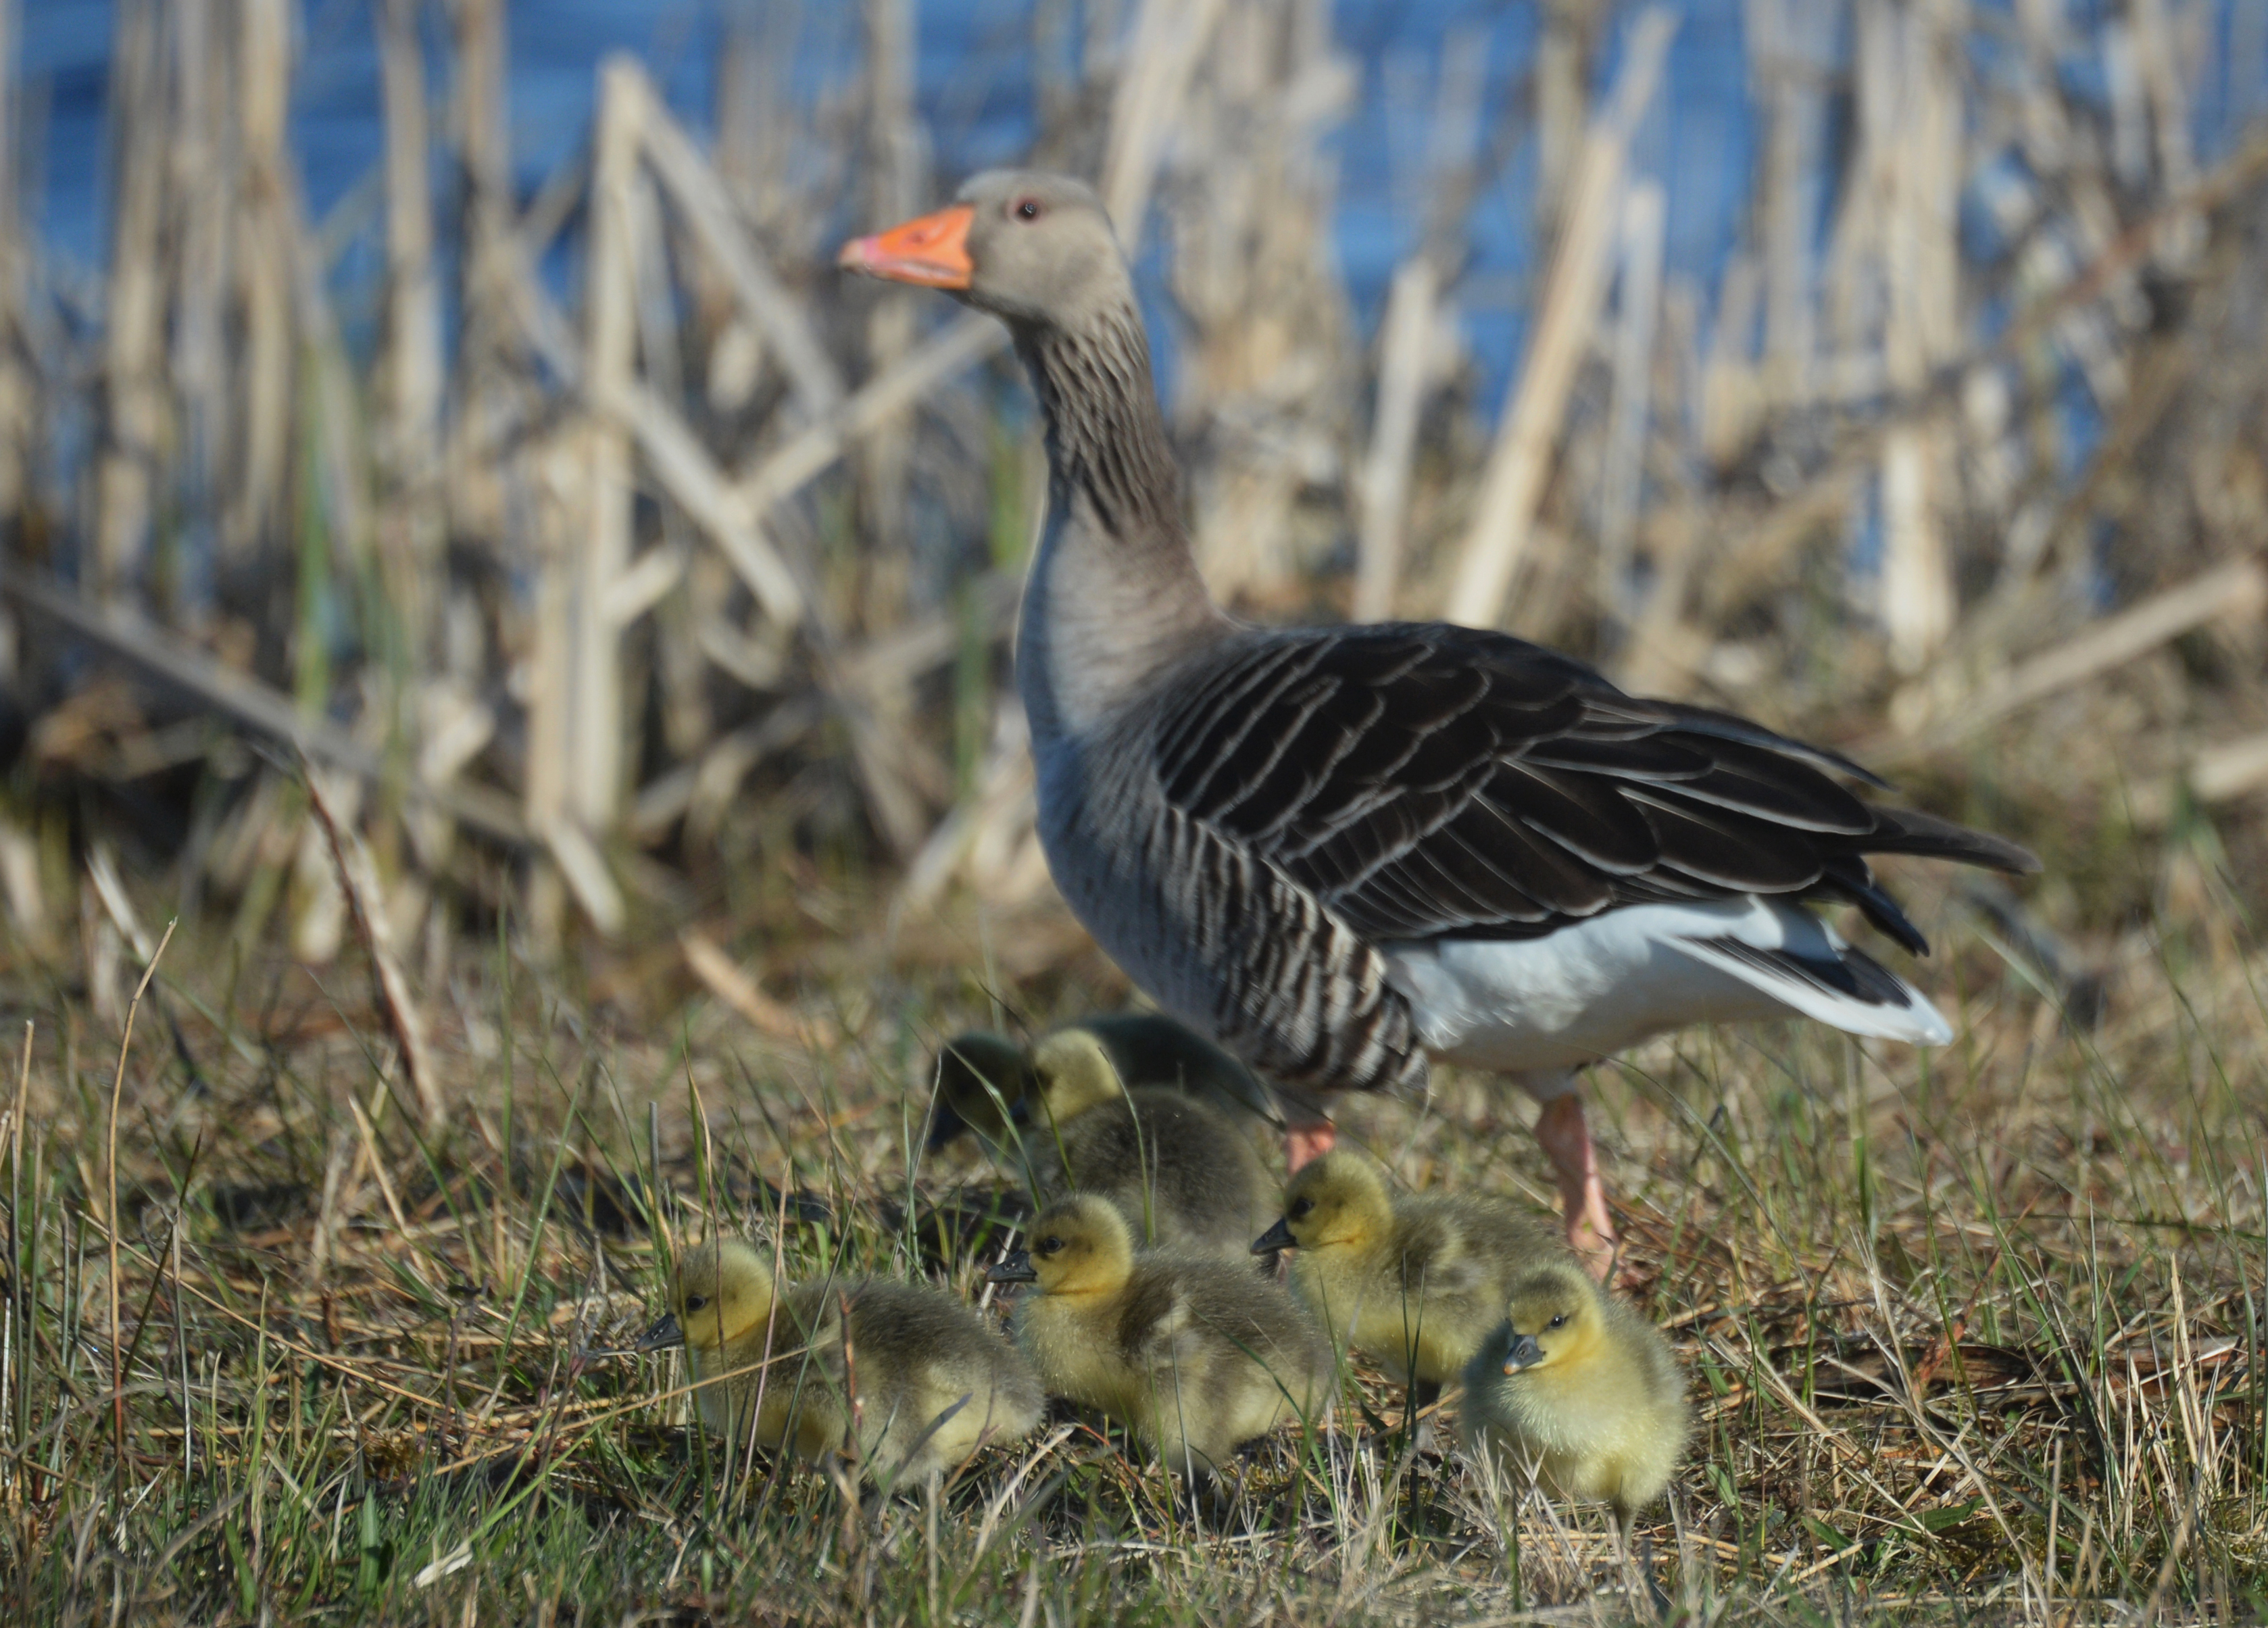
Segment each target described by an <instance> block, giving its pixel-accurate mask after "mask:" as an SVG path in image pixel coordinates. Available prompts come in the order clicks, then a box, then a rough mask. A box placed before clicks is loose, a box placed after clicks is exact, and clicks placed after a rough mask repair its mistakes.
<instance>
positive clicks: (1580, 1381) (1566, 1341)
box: [1465, 1260, 1692, 1532]
mask: <svg viewBox="0 0 2268 1628" xmlns="http://www.w3.org/2000/svg"><path fill="white" fill-rule="evenodd" d="M1506 1306H1507V1315H1506V1318H1505V1321H1504V1322H1503V1323H1502V1324H1501V1325H1500V1326H1499V1328H1498V1330H1496V1332H1495V1333H1494V1334H1492V1335H1491V1337H1489V1339H1488V1340H1487V1342H1486V1343H1485V1344H1484V1345H1483V1346H1482V1348H1481V1350H1480V1352H1478V1353H1477V1354H1476V1356H1475V1357H1474V1358H1473V1360H1472V1364H1471V1366H1469V1367H1468V1368H1467V1369H1466V1370H1465V1389H1466V1392H1467V1396H1466V1400H1465V1417H1466V1422H1467V1430H1468V1433H1469V1436H1470V1438H1471V1439H1472V1440H1475V1441H1476V1442H1478V1443H1484V1444H1486V1445H1487V1446H1488V1447H1490V1448H1493V1449H1495V1450H1496V1451H1497V1452H1498V1453H1499V1455H1501V1456H1502V1457H1503V1458H1504V1459H1505V1460H1506V1461H1508V1462H1510V1463H1511V1464H1512V1465H1513V1467H1514V1468H1515V1469H1517V1470H1522V1471H1524V1472H1526V1473H1529V1474H1532V1475H1533V1476H1534V1477H1535V1479H1536V1481H1537V1482H1538V1483H1539V1484H1542V1486H1543V1489H1544V1490H1545V1491H1546V1492H1550V1493H1551V1494H1552V1495H1553V1496H1555V1497H1557V1498H1565V1499H1605V1500H1606V1501H1607V1502H1608V1503H1609V1504H1611V1505H1612V1506H1614V1511H1615V1516H1616V1520H1617V1521H1620V1522H1621V1523H1622V1527H1623V1529H1624V1532H1627V1531H1628V1530H1629V1529H1630V1524H1631V1517H1632V1516H1634V1515H1635V1514H1638V1511H1639V1510H1641V1509H1643V1508H1645V1507H1646V1506H1647V1505H1648V1504H1651V1503H1653V1500H1654V1499H1657V1498H1660V1497H1661V1494H1662V1491H1663V1489H1664V1488H1666V1487H1667V1486H1668V1484H1669V1477H1670V1473H1671V1471H1673V1470H1675V1469H1676V1468H1677V1461H1678V1458H1679V1455H1682V1454H1683V1452H1684V1450H1685V1439H1686V1437H1687V1435H1688V1434H1690V1432H1691V1430H1692V1418H1691V1415H1690V1412H1689V1411H1687V1408H1686V1405H1685V1376H1684V1375H1683V1374H1682V1373H1681V1372H1679V1370H1678V1366H1677V1359H1676V1358H1675V1356H1673V1355H1672V1354H1671V1353H1670V1350H1669V1342H1668V1340H1666V1339H1664V1338H1663V1337H1662V1335H1661V1330H1659V1329H1657V1328H1655V1327H1654V1326H1653V1324H1652V1323H1650V1322H1647V1321H1646V1319H1645V1318H1644V1317H1643V1316H1641V1315H1639V1314H1638V1311H1637V1310H1636V1309H1634V1308H1631V1306H1629V1305H1627V1304H1625V1303H1624V1302H1623V1301H1621V1300H1616V1299H1613V1298H1612V1297H1611V1296H1609V1294H1608V1293H1607V1292H1606V1291H1605V1290H1604V1289H1602V1288H1601V1287H1600V1286H1599V1285H1597V1284H1595V1283H1594V1282H1593V1281H1592V1280H1591V1277H1590V1274H1589V1273H1587V1272H1586V1271H1584V1270H1583V1269H1582V1268H1581V1267H1580V1265H1578V1264H1577V1263H1574V1262H1573V1261H1572V1260H1569V1261H1553V1262H1548V1263H1543V1264H1541V1265H1538V1266H1535V1267H1534V1268H1532V1269H1530V1270H1529V1271H1526V1272H1523V1273H1522V1274H1521V1276H1520V1278H1519V1279H1518V1280H1517V1281H1516V1282H1515V1283H1514V1284H1513V1286H1512V1292H1511V1294H1510V1296H1509V1297H1508V1299H1507V1301H1506Z"/></svg>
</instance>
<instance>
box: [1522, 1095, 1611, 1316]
mask: <svg viewBox="0 0 2268 1628" xmlns="http://www.w3.org/2000/svg"><path fill="white" fill-rule="evenodd" d="M1535 1139H1536V1140H1537V1141H1538V1142H1540V1143H1542V1144H1543V1151H1544V1152H1545V1153H1548V1154H1549V1155H1550V1159H1551V1162H1552V1164H1553V1166H1554V1167H1555V1168H1557V1170H1558V1172H1559V1196H1560V1200H1561V1203H1562V1205H1563V1207H1564V1208H1565V1212H1566V1219H1567V1244H1568V1247H1569V1248H1570V1249H1573V1250H1574V1251H1575V1253H1576V1254H1577V1255H1578V1256H1580V1257H1581V1258H1582V1262H1583V1264H1584V1265H1586V1266H1587V1267H1588V1268H1590V1271H1591V1276H1593V1277H1594V1278H1597V1279H1599V1281H1600V1282H1602V1283H1603V1282H1605V1281H1606V1279H1607V1275H1608V1274H1609V1272H1611V1271H1614V1266H1615V1241H1616V1240H1615V1224H1614V1221H1613V1219H1611V1218H1610V1217H1609V1215H1608V1214H1607V1190H1606V1188H1605V1187H1604V1186H1602V1184H1601V1182H1600V1181H1599V1160H1598V1155H1597V1154H1596V1153H1594V1151H1593V1149H1592V1147H1591V1131H1590V1127H1589V1126H1587V1125H1586V1124H1585V1123H1583V1099H1582V1098H1581V1097H1580V1096H1578V1095H1577V1094H1575V1093H1574V1092H1572V1091H1570V1092H1568V1093H1567V1094H1565V1095H1564V1096H1556V1097H1553V1098H1552V1099H1551V1100H1550V1101H1548V1102H1546V1103H1544V1105H1543V1116H1542V1117H1540V1118H1538V1119H1537V1120H1536V1122H1535Z"/></svg>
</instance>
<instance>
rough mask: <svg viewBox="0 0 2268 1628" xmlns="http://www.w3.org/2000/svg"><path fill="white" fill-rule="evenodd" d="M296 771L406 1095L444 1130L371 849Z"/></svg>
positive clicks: (310, 772)
mask: <svg viewBox="0 0 2268 1628" xmlns="http://www.w3.org/2000/svg"><path fill="white" fill-rule="evenodd" d="M299 769H300V778H301V779H302V780H303V781H304V782H305V783H306V787H307V807H308V808H309V809H310V811H312V812H313V814H314V816H315V823H316V824H317V825H318V826H320V828H321V829H322V833H323V841H324V843H325V844H326V845H327V846H328V848H329V850H330V855H331V865H332V867H333V869H334V870H335V872H336V873H337V875H338V883H339V891H340V893H341V894H342V895H343V896H344V898H345V900H346V905H347V914H348V916H349V917H350V919H351V920H352V921H353V923H354V930H355V936H356V937H357V939H361V940H362V947H363V954H365V955H367V956H369V957H370V970H371V981H372V983H373V984H374V985H376V987H377V991H378V1009H379V1014H380V1015H381V1016H382V1017H383V1018H384V1019H385V1020H386V1028H387V1033H388V1034H390V1035H393V1036H394V1049H395V1050H397V1051H398V1052H399V1053H400V1054H401V1072H403V1073H404V1074H406V1075H407V1076H409V1089H410V1093H411V1094H412V1095H414V1096H415V1097H416V1099H417V1109H418V1112H419V1113H420V1114H421V1115H422V1116H423V1119H424V1123H425V1129H426V1131H427V1132H428V1133H429V1134H431V1132H434V1131H438V1130H439V1129H440V1128H441V1127H442V1125H443V1124H444V1123H446V1120H447V1117H448V1114H447V1109H446V1107H445V1106H444V1105H443V1103H442V1101H441V1082H440V1080H439V1079H438V1077H437V1076H436V1075H435V1073H434V1070H433V1054H432V1049H431V1046H430V1045H428V1044H427V1042H426V1038H425V1035H426V1028H425V1014H424V1013H423V1011H422V1010H421V1009H420V1008H419V1007H418V1005H417V1001H416V997H415V996H414V995H412V994H411V993H410V991H409V979H408V978H407V977H405V976H403V975H402V971H401V958H400V957H399V956H397V955H396V954H394V927H393V918H392V917H391V916H389V915H388V914H387V909H386V890H385V888H384V886H383V884H381V883H380V882H379V877H378V867H377V866H375V865H373V864H372V863H371V858H370V850H369V849H368V848H366V847H365V846H364V844H363V840H362V836H361V834H360V833H358V832H357V831H356V830H355V829H354V828H353V827H352V826H351V825H350V824H349V823H347V821H345V820H344V819H343V818H342V817H341V815H340V814H339V812H338V810H337V809H336V808H335V807H333V805H332V801H331V797H330V794H329V792H328V790H327V789H326V788H325V786H324V785H323V771H322V770H319V769H317V768H315V767H314V765H313V764H312V763H310V762H306V760H305V759H304V758H303V759H301V760H300V765H299Z"/></svg>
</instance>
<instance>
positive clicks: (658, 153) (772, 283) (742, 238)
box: [604, 58, 843, 417]
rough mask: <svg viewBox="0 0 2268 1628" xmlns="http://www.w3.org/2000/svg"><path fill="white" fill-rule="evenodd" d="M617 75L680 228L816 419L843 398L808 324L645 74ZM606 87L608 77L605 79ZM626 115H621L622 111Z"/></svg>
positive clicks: (629, 68)
mask: <svg viewBox="0 0 2268 1628" xmlns="http://www.w3.org/2000/svg"><path fill="white" fill-rule="evenodd" d="M615 70H621V72H622V74H623V75H624V78H623V81H622V89H621V91H620V92H618V93H619V94H620V95H622V97H623V98H624V99H625V104H624V105H625V107H626V109H628V108H633V107H634V108H635V111H636V125H637V134H638V138H639V143H640V145H641V149H642V151H643V152H644V158H645V160H646V162H647V163H649V164H651V165H652V166H653V173H654V174H655V175H656V176H657V177H658V178H659V180H660V181H661V184H662V188H663V190H664V191H665V192H666V194H667V195H668V196H669V200H670V202H671V203H674V205H676V207H677V208H678V209H679V210H681V212H682V214H683V216H684V219H685V225H686V226H687V228H688V230H689V231H690V232H691V233H692V235H693V238H694V240H695V241H696V242H697V243H698V244H700V246H701V247H702V249H703V252H704V253H706V254H708V255H709V256H710V258H711V260H713V261H714V262H716V264H717V267H718V269H720V270H721V271H723V273H724V274H725V278H726V280H727V281H728V282H730V283H731V284H732V286H733V292H734V293H736V294H737V295H738V296H739V297H740V303H741V306H742V308H743V309H744V310H746V311H747V314H748V315H749V317H750V318H751V319H753V320H755V324H756V326H757V327H758V328H761V329H762V332H763V335H764V339H765V343H768V344H769V345H770V347H771V350H772V354H773V355H774V356H776V357H778V358H779V364H780V365H781V366H782V367H783V368H784V369H785V370H786V372H787V376H788V378H789V379H791V380H792V382H793V384H794V387H795V393H796V397H797V399H798V401H800V402H801V404H802V406H803V408H804V410H805V411H806V412H807V413H809V414H811V415H812V416H814V417H816V416H820V415H821V414H824V413H826V412H828V411H829V410H830V409H833V408H834V407H835V406H836V404H837V403H838V402H840V401H842V399H843V376H842V373H841V372H840V370H838V369H837V368H836V365H835V361H834V358H833V357H830V356H828V353H827V348H826V347H825V346H824V345H822V344H821V343H820V341H819V336H818V335H817V333H816V332H815V331H814V328H813V327H812V324H811V319H810V316H809V314H808V313H806V312H805V311H804V309H803V307H802V305H801V303H800V302H799V300H798V299H797V298H796V297H795V296H794V295H793V294H792V292H790V291H789V290H788V289H787V287H786V286H785V285H784V284H782V283H781V282H780V280H779V278H778V277H777V276H775V275H774V274H773V272H772V270H771V269H770V267H769V266H767V265H766V264H765V263H764V260H763V256H762V254H760V253H759V252H758V251H757V250H756V249H755V247H754V246H753V245H752V244H751V243H750V242H749V241H748V238H747V233H746V232H744V231H743V230H742V229H741V227H740V224H739V223H738V222H737V221H736V220H735V219H734V218H733V204H732V199H731V196H730V195H729V194H727V193H726V191H725V187H724V183H723V182H721V181H719V180H718V179H717V173H716V172H715V171H714V170H712V169H711V168H710V166H709V162H708V160H707V159H705V158H703V157H702V156H701V151H700V149H699V148H698V147H696V146H695V145H694V144H693V139H692V137H691V136H688V135H687V134H686V133H685V128H684V127H683V126H682V125H681V124H680V123H678V122H677V121H676V120H675V119H674V118H673V117H672V116H671V115H670V114H669V111H668V109H667V108H666V107H664V106H663V104H662V101H661V98H660V96H659V94H658V93H656V92H655V91H654V89H653V86H652V82H651V81H649V80H648V79H647V78H646V77H645V71H644V69H642V68H640V67H638V66H637V63H634V62H631V61H630V60H629V59H628V58H616V59H614V60H612V61H610V62H609V63H608V65H607V68H606V70H604V71H605V72H606V73H607V74H608V76H611V75H612V74H613V73H614V72H615ZM609 83H611V78H610V79H609ZM626 116H627V114H626Z"/></svg>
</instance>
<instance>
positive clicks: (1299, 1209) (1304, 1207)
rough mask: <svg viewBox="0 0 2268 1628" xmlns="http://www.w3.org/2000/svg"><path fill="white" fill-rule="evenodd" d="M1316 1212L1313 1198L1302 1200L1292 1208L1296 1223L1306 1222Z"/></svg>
mask: <svg viewBox="0 0 2268 1628" xmlns="http://www.w3.org/2000/svg"><path fill="white" fill-rule="evenodd" d="M1314 1212H1315V1201H1314V1199H1312V1198H1302V1199H1300V1201H1299V1203H1297V1204H1293V1205H1292V1219H1293V1220H1295V1221H1298V1220H1304V1219H1306V1218H1307V1217H1308V1216H1310V1215H1313V1214H1314Z"/></svg>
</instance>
